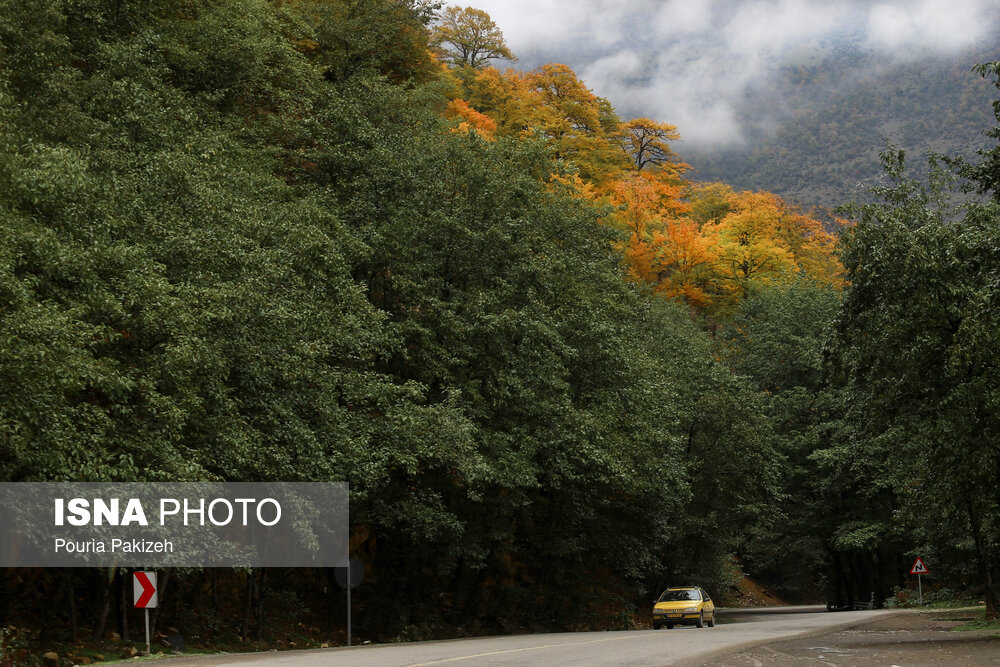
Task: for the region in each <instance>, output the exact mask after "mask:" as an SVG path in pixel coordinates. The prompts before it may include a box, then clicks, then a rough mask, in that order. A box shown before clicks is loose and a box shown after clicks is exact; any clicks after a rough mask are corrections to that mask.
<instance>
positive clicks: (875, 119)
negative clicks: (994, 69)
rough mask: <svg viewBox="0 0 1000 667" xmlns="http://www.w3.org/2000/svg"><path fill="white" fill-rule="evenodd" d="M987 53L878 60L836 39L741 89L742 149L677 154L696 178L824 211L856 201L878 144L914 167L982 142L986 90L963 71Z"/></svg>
mask: <svg viewBox="0 0 1000 667" xmlns="http://www.w3.org/2000/svg"><path fill="white" fill-rule="evenodd" d="M996 58H997V54H996V51H995V50H986V49H980V50H977V51H974V52H965V53H962V54H959V55H957V56H955V57H953V58H949V59H947V60H945V59H941V58H928V59H921V60H917V61H913V62H908V63H904V64H894V65H891V64H890V65H887V64H884V63H881V62H879V61H877V60H876V59H875V58H874V57H872V56H866V55H863V54H861V53H860V52H859V51H857V50H854V49H852V48H850V45H844V44H841V45H839V47H838V48H834V49H831V53H830V54H829V55H827V56H825V57H823V58H816V57H814V58H811V59H809V60H811V61H812V62H806V63H805V64H790V65H786V66H784V67H783V68H782V69H781V71H780V75H779V77H778V78H779V81H778V87H777V90H775V89H774V88H772V87H769V88H768V89H767V90H759V91H751V92H749V93H748V94H747V95H746V99H745V104H744V105H743V108H742V111H743V113H744V121H743V127H744V130H745V132H746V138H747V145H746V146H745V147H743V148H731V147H725V148H717V149H699V148H697V147H694V146H688V147H685V146H683V145H682V146H679V151H680V153H681V154H682V155H683V157H684V159H685V160H686V161H687V162H689V163H691V164H692V165H693V166H694V167H695V169H696V170H697V171H696V173H695V175H694V176H695V178H696V179H698V180H721V181H725V182H727V183H730V184H731V185H733V186H734V187H737V188H740V189H766V190H770V191H773V192H776V193H778V194H780V195H782V196H783V197H786V198H787V199H790V200H792V201H795V202H797V203H799V204H802V205H807V206H810V205H820V206H825V207H834V206H837V205H839V204H842V203H844V202H846V201H849V200H852V199H859V198H863V195H864V189H865V185H866V184H867V182H869V181H870V179H873V178H877V177H878V176H879V174H880V168H879V163H878V154H879V151H880V150H881V149H882V148H883V147H884V146H885V144H886V141H890V142H892V143H893V144H894V145H896V146H898V147H900V148H903V149H905V150H906V151H907V154H908V155H909V156H911V162H910V165H911V166H912V167H915V168H919V167H921V166H923V165H924V164H925V163H926V160H924V158H923V156H924V155H925V154H926V153H927V152H928V151H935V152H940V153H945V154H961V155H966V156H971V155H974V153H975V151H976V149H978V148H981V147H983V146H985V145H987V144H986V141H987V140H986V138H985V137H983V136H982V134H981V131H982V130H984V129H986V128H988V127H991V126H992V125H994V124H995V122H996V121H995V119H994V118H993V116H992V108H991V101H992V100H993V99H994V96H995V92H996V91H995V90H994V89H993V88H992V87H991V86H990V85H989V84H988V83H987V82H985V81H984V80H983V79H981V78H980V77H979V76H978V75H976V74H974V73H972V72H971V67H972V65H973V64H975V63H977V62H984V61H988V60H995V59H996ZM774 118H780V119H781V120H779V121H778V122H777V123H775V121H774V120H773V119H774ZM767 119H771V120H767ZM681 132H682V134H683V128H681Z"/></svg>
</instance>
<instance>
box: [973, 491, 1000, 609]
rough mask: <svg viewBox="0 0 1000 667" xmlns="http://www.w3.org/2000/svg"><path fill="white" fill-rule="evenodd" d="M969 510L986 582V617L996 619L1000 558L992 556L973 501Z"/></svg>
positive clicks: (978, 559) (980, 567)
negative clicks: (999, 563) (984, 539)
mask: <svg viewBox="0 0 1000 667" xmlns="http://www.w3.org/2000/svg"><path fill="white" fill-rule="evenodd" d="M965 507H966V509H967V510H968V512H969V525H970V526H971V527H972V541H973V543H974V544H975V545H976V565H977V566H978V568H979V575H980V576H981V577H982V578H983V583H984V584H985V588H986V591H985V598H986V618H987V619H991V620H992V619H996V618H997V614H998V610H1000V590H998V588H1000V566H998V562H997V561H998V559H997V558H996V557H994V556H992V555H991V554H990V553H989V551H988V550H987V548H986V543H985V542H984V541H983V534H982V527H981V526H980V525H979V516H978V515H977V514H976V511H975V510H974V509H973V507H972V503H971V502H967V503H966V505H965Z"/></svg>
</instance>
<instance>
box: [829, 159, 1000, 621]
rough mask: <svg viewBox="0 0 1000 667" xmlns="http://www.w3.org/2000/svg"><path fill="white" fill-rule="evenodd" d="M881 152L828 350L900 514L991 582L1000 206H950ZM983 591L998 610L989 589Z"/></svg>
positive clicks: (999, 527)
mask: <svg viewBox="0 0 1000 667" xmlns="http://www.w3.org/2000/svg"><path fill="white" fill-rule="evenodd" d="M884 160H885V164H886V169H887V174H888V175H889V177H890V178H892V179H893V185H891V186H889V187H886V188H883V189H880V190H879V191H878V192H877V194H880V195H881V196H882V198H883V200H884V203H881V204H872V205H868V206H863V207H859V208H857V209H855V210H854V214H855V216H856V217H857V218H858V220H859V222H858V224H857V226H856V227H855V228H854V230H853V231H852V232H851V234H850V235H849V236H848V238H847V243H846V245H845V250H844V255H843V258H844V265H845V267H847V269H848V271H849V276H848V279H849V280H850V283H851V289H850V290H849V291H848V293H847V296H846V298H845V302H844V308H843V310H842V312H841V314H840V316H839V317H838V323H837V350H838V353H839V355H840V359H841V360H842V363H843V369H844V372H845V374H846V377H847V378H848V379H849V383H850V384H849V390H850V392H851V396H852V404H853V406H854V407H853V410H852V411H851V414H850V419H851V421H852V423H854V424H856V425H857V426H858V428H859V430H860V431H861V432H862V433H863V434H865V438H864V440H862V442H864V443H867V447H866V448H865V449H864V450H859V451H857V455H858V456H859V457H861V456H863V457H867V458H869V460H871V461H873V462H878V465H880V467H881V470H882V473H881V475H882V476H883V478H885V479H886V480H887V481H888V482H889V483H890V484H891V485H892V486H893V489H894V491H895V492H896V494H897V496H898V497H899V499H900V501H901V502H902V503H903V507H904V508H905V509H906V510H908V511H909V513H908V514H907V515H905V516H906V517H907V518H908V520H909V523H910V524H911V525H913V526H915V527H917V528H918V529H920V530H921V531H922V534H923V535H925V536H926V538H927V539H928V540H929V541H932V542H934V543H938V544H947V545H950V546H951V547H952V548H954V549H955V550H956V551H957V552H959V553H961V552H964V553H965V558H966V559H970V558H971V559H974V561H975V562H976V563H977V566H978V569H979V576H980V580H981V581H985V582H989V581H992V582H997V581H998V578H997V577H996V573H997V572H998V564H1000V560H998V554H1000V543H998V542H997V536H998V535H1000V524H998V521H1000V496H998V495H997V493H996V488H997V485H996V483H995V481H996V475H997V473H998V471H1000V456H998V451H997V448H996V447H995V446H994V444H993V443H995V441H996V438H997V436H998V431H1000V422H998V421H997V418H996V417H997V414H1000V413H998V411H997V408H998V405H997V404H996V401H997V395H996V391H995V389H996V387H997V385H998V381H1000V377H998V375H997V368H998V363H997V361H998V358H997V351H998V350H1000V340H998V338H997V332H998V331H1000V328H998V325H1000V320H998V313H1000V309H998V308H997V305H998V302H997V296H998V294H1000V292H998V290H997V286H998V285H1000V282H998V281H1000V263H998V261H997V257H998V255H997V253H996V250H997V248H998V247H1000V207H998V205H997V203H996V202H995V201H989V202H986V203H969V204H967V205H966V206H965V207H964V210H958V211H956V210H955V209H954V208H953V207H951V206H950V205H949V201H948V198H947V196H946V195H947V192H946V191H945V190H943V187H944V185H946V184H947V182H948V179H947V178H945V177H944V176H945V175H943V174H942V175H941V176H938V174H939V173H940V172H932V174H933V176H934V178H932V181H931V183H930V185H929V186H927V187H925V186H922V185H921V184H920V183H918V182H916V181H914V180H912V179H909V178H907V177H906V176H905V173H904V171H903V156H902V154H901V153H897V152H893V151H889V152H887V153H886V154H885V156H884ZM932 166H933V165H932ZM986 588H987V590H986V599H987V607H988V609H989V611H990V613H992V614H995V613H996V610H997V602H998V591H997V590H996V586H995V584H992V585H990V584H987V587H986Z"/></svg>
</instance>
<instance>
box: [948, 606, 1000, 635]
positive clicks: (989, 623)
mask: <svg viewBox="0 0 1000 667" xmlns="http://www.w3.org/2000/svg"><path fill="white" fill-rule="evenodd" d="M952 630H955V631H958V632H966V631H970V630H989V631H991V632H996V633H1000V619H993V620H986V612H985V611H982V612H980V613H978V614H976V615H975V617H974V618H973V619H972V620H970V621H966V622H965V623H963V624H962V625H959V626H958V627H955V628H952Z"/></svg>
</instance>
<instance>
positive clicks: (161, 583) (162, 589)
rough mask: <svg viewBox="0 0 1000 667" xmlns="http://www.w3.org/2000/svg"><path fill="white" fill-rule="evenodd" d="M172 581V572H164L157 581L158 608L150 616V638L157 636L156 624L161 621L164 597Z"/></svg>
mask: <svg viewBox="0 0 1000 667" xmlns="http://www.w3.org/2000/svg"><path fill="white" fill-rule="evenodd" d="M169 580H170V570H169V569H167V570H164V571H163V576H162V577H160V578H159V579H158V580H157V581H156V598H157V599H156V602H157V604H156V607H155V608H154V609H153V613H152V614H150V616H151V618H150V619H149V636H150V637H155V636H156V622H157V621H158V620H160V609H162V608H163V596H164V595H165V594H166V592H167V581H169Z"/></svg>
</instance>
